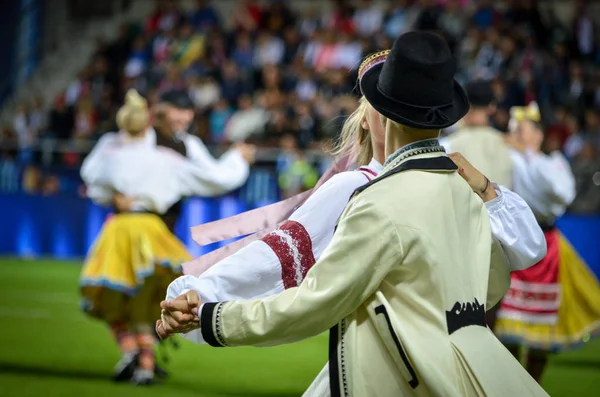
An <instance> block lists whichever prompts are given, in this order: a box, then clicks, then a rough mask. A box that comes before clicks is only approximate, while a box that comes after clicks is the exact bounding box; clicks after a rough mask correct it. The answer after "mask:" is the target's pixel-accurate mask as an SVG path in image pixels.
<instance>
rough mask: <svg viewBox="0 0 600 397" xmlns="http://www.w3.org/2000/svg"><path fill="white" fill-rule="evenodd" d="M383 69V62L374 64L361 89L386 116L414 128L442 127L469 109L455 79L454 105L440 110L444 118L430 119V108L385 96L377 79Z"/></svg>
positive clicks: (456, 119) (366, 74) (453, 122)
mask: <svg viewBox="0 0 600 397" xmlns="http://www.w3.org/2000/svg"><path fill="white" fill-rule="evenodd" d="M382 69H383V64H381V65H377V66H374V67H373V68H372V69H371V70H369V71H368V72H367V73H365V75H364V76H363V77H362V79H361V80H360V89H361V91H362V94H363V95H364V97H365V98H367V101H368V102H369V103H370V104H371V106H373V107H374V108H375V110H377V111H378V112H379V113H381V114H382V115H384V116H385V117H387V118H389V119H391V120H393V121H395V122H397V123H400V124H402V125H406V126H408V127H412V128H420V129H427V130H430V129H431V130H433V129H442V128H446V127H450V126H451V125H453V124H456V123H457V122H458V121H459V120H460V119H462V118H463V117H464V116H465V114H467V112H468V111H469V107H470V105H469V99H468V97H467V93H466V92H465V90H464V89H463V88H462V87H461V85H460V84H459V83H458V82H457V81H456V80H454V92H453V99H452V105H450V106H445V107H443V108H441V109H439V110H438V111H439V112H441V113H443V115H444V117H443V119H444V120H433V121H430V120H428V119H429V118H430V116H429V114H430V109H428V108H422V107H414V106H410V105H404V104H398V103H396V102H394V101H392V100H390V99H388V98H386V97H385V95H383V94H382V93H381V91H379V87H378V86H377V81H378V80H379V74H380V73H381V70H382Z"/></svg>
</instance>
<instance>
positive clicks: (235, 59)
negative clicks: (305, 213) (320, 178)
mask: <svg viewBox="0 0 600 397" xmlns="http://www.w3.org/2000/svg"><path fill="white" fill-rule="evenodd" d="M325 1H330V0H323V2H317V1H315V2H314V3H312V4H310V3H309V4H308V5H307V6H306V7H304V9H303V10H302V12H300V11H299V10H296V9H295V8H293V7H292V6H293V4H292V2H291V1H283V0H270V1H266V2H257V1H253V0H240V1H238V2H235V3H234V4H233V10H232V11H231V14H230V15H219V13H218V12H217V10H216V8H215V6H214V4H211V3H214V1H213V2H211V1H209V0H198V1H197V2H196V7H195V9H194V10H192V11H183V9H182V8H180V5H179V3H178V2H177V1H176V0H159V1H157V3H156V4H157V5H156V11H155V12H154V13H153V14H152V16H151V17H150V18H149V19H148V20H146V21H140V23H133V24H127V25H123V26H122V27H121V29H120V31H119V35H118V38H117V39H116V40H115V41H113V42H110V43H107V42H105V41H103V40H102V39H101V38H99V39H98V40H97V43H96V51H95V54H94V56H93V57H92V59H90V62H89V64H88V66H87V67H86V68H85V69H84V70H82V71H81V72H80V74H79V75H78V76H77V77H76V78H75V79H74V80H73V81H72V83H71V84H70V85H69V86H68V87H67V89H66V91H65V92H64V93H63V94H61V95H59V96H58V97H57V98H56V99H55V100H54V103H51V104H44V103H43V102H42V101H41V100H40V99H37V98H35V97H34V98H31V101H30V102H29V103H24V104H23V106H21V107H20V108H19V110H18V112H17V113H16V114H15V116H14V120H13V123H12V125H8V126H6V127H5V128H4V129H3V130H2V134H1V135H0V148H2V147H7V143H10V142H12V143H13V144H15V145H16V146H17V147H18V148H19V149H18V150H17V151H14V150H6V149H5V150H3V151H2V154H1V158H2V159H3V161H2V162H0V189H4V190H6V189H7V188H8V189H11V188H14V186H15V182H14V181H12V180H10V178H7V177H6V175H9V174H10V172H9V170H7V167H9V168H10V167H15V168H16V167H20V166H21V165H22V164H26V165H29V168H25V169H26V170H32V169H35V170H36V171H35V172H38V173H39V170H37V168H35V166H34V165H31V164H36V163H40V162H43V163H44V164H48V163H53V164H56V163H59V164H61V165H67V166H72V167H76V166H77V165H78V164H79V162H80V161H81V159H82V156H83V154H82V151H83V152H84V150H82V148H87V147H89V141H94V140H97V139H98V137H99V136H100V135H101V134H102V133H104V132H106V131H113V130H115V129H116V125H115V122H114V119H115V113H116V111H117V109H118V108H119V106H120V104H121V100H122V98H123V95H124V93H125V92H126V90H127V89H129V88H132V87H133V88H136V89H137V90H139V91H140V92H141V93H142V94H144V95H145V96H146V97H147V98H148V99H149V101H150V103H155V102H156V100H157V98H158V97H159V95H160V94H161V92H163V91H165V90H169V89H172V88H187V89H188V90H189V93H190V95H191V97H192V99H193V101H194V103H195V105H196V109H197V117H196V121H195V123H194V126H193V128H192V131H191V132H192V133H194V134H197V135H198V136H200V137H201V138H202V139H203V140H204V142H205V143H206V144H207V146H209V147H210V146H219V145H228V144H230V143H233V142H239V141H249V142H253V143H256V144H258V145H262V146H268V147H283V148H284V149H285V150H284V151H283V153H284V154H282V156H281V158H280V161H278V162H277V171H278V172H279V180H280V181H281V182H282V183H285V181H286V180H287V179H286V178H287V176H286V174H285V172H288V171H289V172H299V173H301V174H302V175H303V179H302V180H303V183H305V184H306V185H307V187H310V186H309V185H310V184H311V183H313V182H314V180H315V174H316V173H317V172H318V170H317V169H315V168H314V167H315V165H314V164H313V163H311V162H310V161H308V160H307V159H306V157H305V156H303V151H304V150H305V149H309V148H312V149H319V150H321V149H326V148H327V147H328V145H329V142H331V140H332V139H334V138H335V137H336V134H337V133H338V131H339V129H340V125H341V123H342V122H343V120H344V116H345V115H347V114H349V113H350V112H352V110H353V109H354V108H355V107H356V106H357V99H356V96H355V93H354V92H353V90H354V86H355V78H356V67H357V65H358V64H359V62H360V59H361V57H363V56H364V55H365V54H368V53H371V52H374V51H378V50H381V49H387V48H389V47H390V46H391V43H392V40H393V39H394V38H396V37H397V36H398V35H400V34H401V33H403V32H406V31H408V30H414V29H419V30H429V31H436V32H439V33H440V34H442V35H443V36H445V37H446V39H447V40H448V42H449V43H450V45H451V47H452V49H453V51H454V53H455V54H456V59H457V67H458V71H459V74H458V76H459V79H460V80H461V81H462V82H466V81H468V80H474V79H485V80H488V81H490V82H491V84H492V85H493V89H494V92H495V95H496V99H497V111H496V113H495V114H494V115H493V116H492V122H493V125H494V126H495V127H496V128H498V129H500V130H503V131H506V129H507V125H508V118H509V113H508V110H509V108H510V107H511V106H522V105H527V104H528V103H530V102H531V101H536V102H537V103H538V104H539V106H540V108H541V110H542V114H543V119H544V125H545V126H546V131H547V139H546V143H545V144H546V149H547V150H562V151H563V152H564V153H565V154H566V156H567V157H568V158H569V160H570V161H571V163H572V166H573V171H574V172H575V174H576V176H577V178H578V189H579V191H580V192H581V194H586V195H588V196H589V195H590V192H592V193H594V192H595V193H594V194H592V195H595V196H600V193H599V192H600V187H599V186H600V156H599V154H598V153H599V151H600V117H599V111H600V26H596V25H595V24H594V21H593V20H592V18H591V15H590V12H589V11H588V8H587V7H588V5H587V4H586V2H585V1H580V0H573V1H572V2H571V3H572V5H573V7H575V14H574V15H575V17H574V19H573V21H572V23H571V24H570V25H568V26H565V25H563V24H561V23H560V22H559V18H557V16H556V15H553V13H552V12H549V13H546V14H542V12H541V11H540V10H539V8H538V5H537V2H536V1H534V0H508V1H505V2H504V6H503V7H502V8H500V7H498V6H497V3H498V2H496V1H492V0H412V1H411V0H390V1H389V2H376V1H371V0H358V1H344V0H336V1H330V3H331V6H330V7H327V10H328V11H327V12H324V11H323V10H322V9H321V8H320V7H321V6H322V3H324V2H325ZM382 4H387V7H386V6H382ZM224 20H227V21H228V22H231V23H228V24H227V26H226V25H225V24H224ZM56 139H58V140H62V141H64V142H68V145H71V147H72V148H73V150H72V151H68V150H67V152H66V153H63V154H61V155H60V156H54V157H52V156H46V157H47V158H42V157H44V156H40V155H39V154H36V153H38V152H37V151H35V150H31V148H33V147H40V146H41V147H43V146H44V144H46V145H53V144H54V143H53V142H55V140H56ZM11 159H12V160H11ZM297 164H300V166H298V165H297ZM292 169H293V170H294V171H292ZM25 174H27V172H26V173H25ZM26 176H27V175H26ZM52 177H53V176H52V175H49V176H48V175H46V176H42V177H40V178H38V179H39V186H38V185H36V187H35V189H33V190H32V191H42V192H50V193H52V192H54V191H56V190H60V189H61V188H60V186H61V183H60V182H56V181H55V182H52ZM48 178H50V181H48V180H47V179H48ZM25 179H27V178H25ZM30 179H31V178H30ZM288 179H289V178H288ZM36 180H37V179H36ZM17 184H20V181H19V183H17ZM284 187H285V186H284ZM584 207H585V209H584V210H583V212H593V213H600V199H597V200H596V203H595V204H592V205H587V206H584ZM574 210H575V211H577V209H574Z"/></svg>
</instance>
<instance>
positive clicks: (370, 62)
mask: <svg viewBox="0 0 600 397" xmlns="http://www.w3.org/2000/svg"><path fill="white" fill-rule="evenodd" d="M455 72H456V66H455V63H454V59H453V58H452V54H451V52H450V49H449V48H448V45H447V44H446V42H445V41H444V39H442V38H441V37H439V36H437V35H435V34H433V33H427V32H409V33H405V34H403V35H402V36H400V37H399V38H398V39H396V41H395V42H394V45H393V46H392V49H391V50H389V51H383V52H380V53H377V54H374V55H371V56H370V57H367V58H366V59H365V60H364V61H363V63H362V64H361V66H360V68H359V71H358V78H359V85H360V89H361V92H362V94H363V95H364V96H365V97H366V98H367V100H368V101H369V103H370V104H371V105H372V106H373V107H374V108H375V109H376V110H377V111H378V112H379V113H381V114H383V115H384V116H386V117H387V118H389V119H391V120H393V121H396V122H398V123H400V124H403V125H406V126H409V127H414V128H420V129H441V128H446V127H449V126H451V125H452V124H454V123H456V122H457V121H458V120H460V119H461V118H462V117H463V116H464V115H465V114H466V113H467V111H468V110H469V100H468V99H467V94H466V93H465V91H464V89H463V88H462V87H461V86H460V84H459V83H458V82H457V81H456V80H454V73H455Z"/></svg>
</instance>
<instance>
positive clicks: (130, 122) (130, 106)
mask: <svg viewBox="0 0 600 397" xmlns="http://www.w3.org/2000/svg"><path fill="white" fill-rule="evenodd" d="M149 121H150V114H149V112H148V102H147V101H146V100H145V99H144V98H143V97H142V96H141V95H140V94H138V92H137V91H136V90H133V89H132V90H129V91H127V94H126V95H125V104H124V105H123V106H121V108H120V109H119V111H118V112H117V125H118V126H119V128H120V129H122V130H123V131H126V132H127V133H128V134H129V135H131V136H136V135H139V134H140V133H141V132H142V131H144V130H145V129H146V128H147V127H148V123H149Z"/></svg>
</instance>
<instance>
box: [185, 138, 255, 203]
mask: <svg viewBox="0 0 600 397" xmlns="http://www.w3.org/2000/svg"><path fill="white" fill-rule="evenodd" d="M185 143H186V148H187V150H188V158H189V159H190V160H191V161H192V162H193V163H194V165H196V166H197V167H198V170H199V172H200V173H201V174H202V177H203V179H204V180H205V181H207V182H210V183H211V184H213V185H214V186H215V187H218V188H220V191H221V192H222V193H221V194H224V193H227V192H229V191H231V190H235V189H237V188H239V187H240V186H242V185H243V184H244V183H245V182H246V180H247V179H248V175H249V173H250V162H252V161H253V158H254V153H253V151H254V149H253V147H252V146H250V145H243V144H242V145H239V147H234V148H233V149H231V150H229V151H227V152H226V153H224V154H223V155H222V156H221V157H220V158H219V159H215V158H214V157H213V156H212V155H211V154H210V152H209V151H208V149H206V146H204V143H202V141H201V140H200V139H199V138H198V137H195V136H193V135H188V136H186V141H185Z"/></svg>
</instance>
